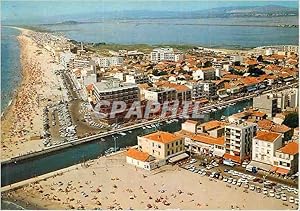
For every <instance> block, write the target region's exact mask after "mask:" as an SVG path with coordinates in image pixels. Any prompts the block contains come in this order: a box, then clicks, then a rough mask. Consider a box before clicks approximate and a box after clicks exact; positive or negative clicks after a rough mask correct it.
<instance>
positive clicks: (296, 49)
mask: <svg viewBox="0 0 300 211" xmlns="http://www.w3.org/2000/svg"><path fill="white" fill-rule="evenodd" d="M282 48H283V51H285V52H294V53H297V54H299V46H298V45H284V46H282Z"/></svg>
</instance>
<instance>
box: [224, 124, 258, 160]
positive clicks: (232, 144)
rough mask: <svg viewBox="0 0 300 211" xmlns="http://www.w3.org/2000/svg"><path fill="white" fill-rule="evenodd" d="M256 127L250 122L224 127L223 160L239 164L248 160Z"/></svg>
mask: <svg viewBox="0 0 300 211" xmlns="http://www.w3.org/2000/svg"><path fill="white" fill-rule="evenodd" d="M256 131H257V125H256V124H255V123H250V122H241V121H238V122H236V123H234V124H230V125H226V126H225V145H226V153H225V154H224V159H228V160H232V161H233V162H236V163H241V162H242V161H243V160H244V159H245V158H248V159H250V153H251V148H252V138H253V137H254V136H255V135H256Z"/></svg>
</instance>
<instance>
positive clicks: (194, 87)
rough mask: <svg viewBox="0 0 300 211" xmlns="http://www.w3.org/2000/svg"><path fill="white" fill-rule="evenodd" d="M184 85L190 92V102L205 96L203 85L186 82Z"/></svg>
mask: <svg viewBox="0 0 300 211" xmlns="http://www.w3.org/2000/svg"><path fill="white" fill-rule="evenodd" d="M185 85H186V86H187V87H188V88H189V89H190V90H191V98H192V100H198V99H201V98H203V97H205V96H206V95H205V93H204V85H203V84H201V83H198V82H188V83H186V84H185Z"/></svg>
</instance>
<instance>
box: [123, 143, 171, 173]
mask: <svg viewBox="0 0 300 211" xmlns="http://www.w3.org/2000/svg"><path fill="white" fill-rule="evenodd" d="M126 162H127V163H128V164H131V165H134V166H136V167H138V168H141V169H145V170H152V169H155V168H158V167H160V166H163V165H165V164H166V161H165V160H158V159H156V158H155V157H153V156H152V155H150V154H148V153H146V152H142V151H140V150H138V149H134V148H130V149H129V150H128V151H127V152H126Z"/></svg>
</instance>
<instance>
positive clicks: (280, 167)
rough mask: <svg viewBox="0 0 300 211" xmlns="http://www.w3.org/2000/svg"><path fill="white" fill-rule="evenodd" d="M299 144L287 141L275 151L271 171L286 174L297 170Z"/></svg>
mask: <svg viewBox="0 0 300 211" xmlns="http://www.w3.org/2000/svg"><path fill="white" fill-rule="evenodd" d="M298 159H299V146H298V143H296V142H289V143H287V144H286V145H285V146H284V147H281V148H279V149H277V150H276V151H275V157H274V166H273V168H272V170H271V171H273V172H276V173H278V174H282V175H287V174H294V173H297V172H298V162H299V161H298Z"/></svg>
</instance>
